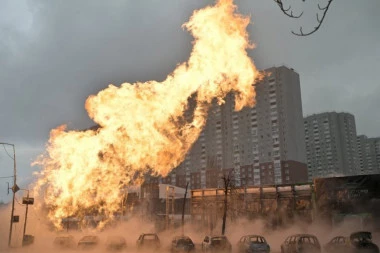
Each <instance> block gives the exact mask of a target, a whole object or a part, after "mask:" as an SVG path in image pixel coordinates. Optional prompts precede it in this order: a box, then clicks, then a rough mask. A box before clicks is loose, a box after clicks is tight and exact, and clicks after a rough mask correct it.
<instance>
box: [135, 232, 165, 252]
mask: <svg viewBox="0 0 380 253" xmlns="http://www.w3.org/2000/svg"><path fill="white" fill-rule="evenodd" d="M136 245H137V249H159V248H160V247H161V242H160V238H158V235H157V234H141V235H140V236H139V239H137V242H136Z"/></svg>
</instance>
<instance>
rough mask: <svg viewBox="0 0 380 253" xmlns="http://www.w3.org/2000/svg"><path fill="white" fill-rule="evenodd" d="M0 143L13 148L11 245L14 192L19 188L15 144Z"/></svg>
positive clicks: (10, 237)
mask: <svg viewBox="0 0 380 253" xmlns="http://www.w3.org/2000/svg"><path fill="white" fill-rule="evenodd" d="M0 144H1V145H3V146H4V145H8V146H12V148H13V158H12V157H11V158H12V159H13V186H12V188H11V189H12V192H13V198H12V210H11V222H10V226H9V237H8V247H11V242H12V228H13V215H14V210H15V194H16V192H17V191H18V190H19V189H20V188H18V186H17V184H16V151H15V145H14V144H11V143H5V142H0ZM5 151H6V150H5ZM7 154H8V153H7Z"/></svg>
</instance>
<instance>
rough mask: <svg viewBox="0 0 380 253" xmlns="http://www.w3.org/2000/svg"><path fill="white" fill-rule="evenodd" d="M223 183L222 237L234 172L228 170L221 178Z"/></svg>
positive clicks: (232, 187)
mask: <svg viewBox="0 0 380 253" xmlns="http://www.w3.org/2000/svg"><path fill="white" fill-rule="evenodd" d="M221 179H222V182H223V191H224V200H223V223H222V235H224V233H225V231H226V220H227V210H228V195H231V192H232V191H233V189H234V188H235V178H234V171H233V170H229V171H228V172H226V173H224V174H223V176H222V178H221Z"/></svg>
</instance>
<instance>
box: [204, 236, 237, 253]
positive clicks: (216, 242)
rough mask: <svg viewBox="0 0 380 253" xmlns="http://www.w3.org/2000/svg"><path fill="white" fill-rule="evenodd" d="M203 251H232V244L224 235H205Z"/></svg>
mask: <svg viewBox="0 0 380 253" xmlns="http://www.w3.org/2000/svg"><path fill="white" fill-rule="evenodd" d="M202 251H203V252H228V253H230V252H232V245H231V243H230V241H229V240H228V238H227V237H226V236H224V235H218V236H205V238H204V239H203V242H202Z"/></svg>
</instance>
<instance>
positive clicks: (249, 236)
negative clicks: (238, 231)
mask: <svg viewBox="0 0 380 253" xmlns="http://www.w3.org/2000/svg"><path fill="white" fill-rule="evenodd" d="M245 237H262V238H264V236H262V235H245Z"/></svg>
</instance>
